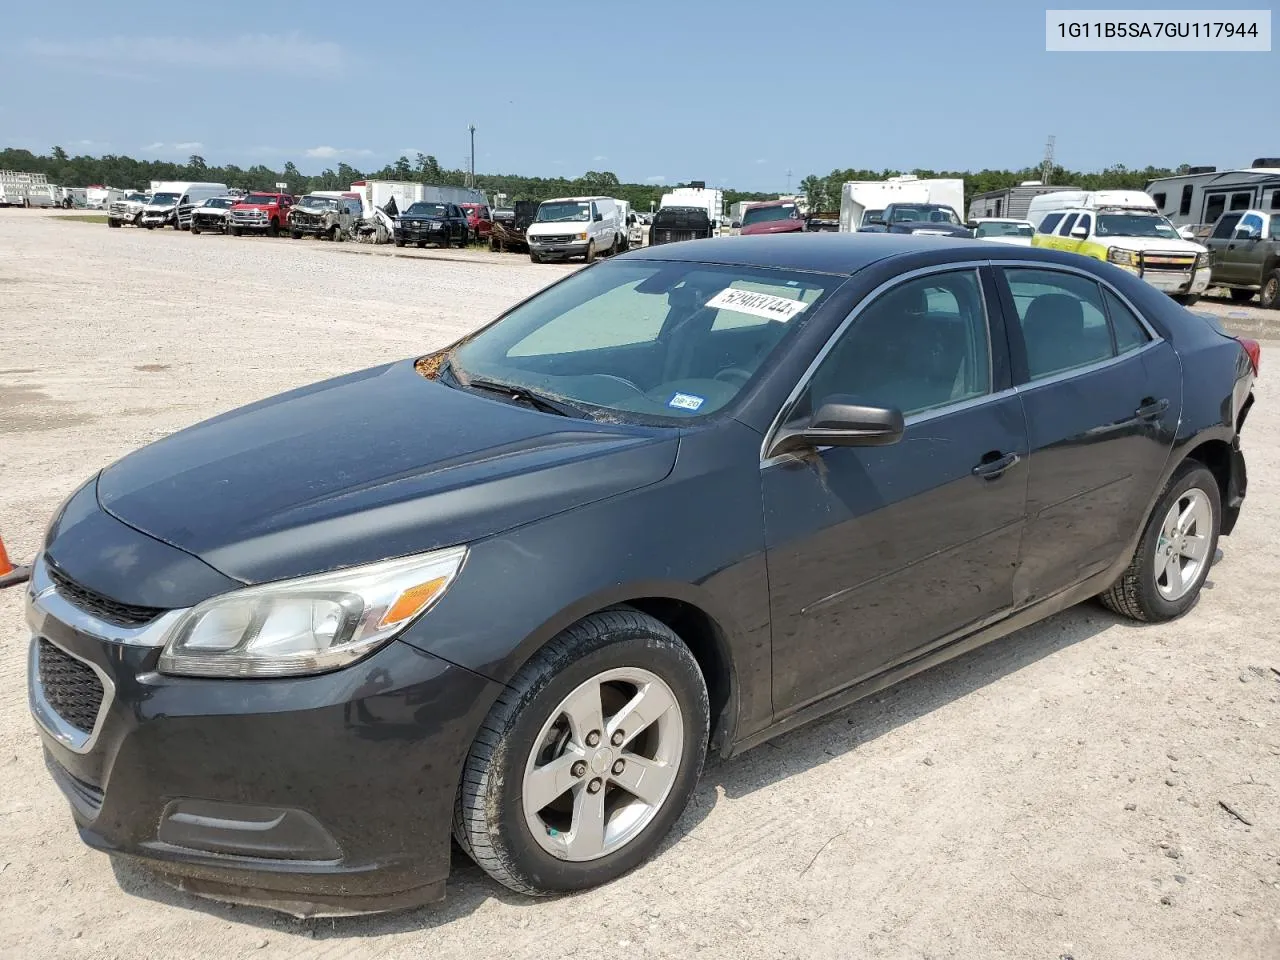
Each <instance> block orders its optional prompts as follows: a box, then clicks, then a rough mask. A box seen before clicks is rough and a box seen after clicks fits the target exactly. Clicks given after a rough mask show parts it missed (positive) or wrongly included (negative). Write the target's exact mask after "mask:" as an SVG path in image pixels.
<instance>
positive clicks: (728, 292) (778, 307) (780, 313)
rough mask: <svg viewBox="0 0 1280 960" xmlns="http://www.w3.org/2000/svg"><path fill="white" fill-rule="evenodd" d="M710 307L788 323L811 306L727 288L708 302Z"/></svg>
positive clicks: (772, 295) (787, 299)
mask: <svg viewBox="0 0 1280 960" xmlns="http://www.w3.org/2000/svg"><path fill="white" fill-rule="evenodd" d="M707 306H708V307H714V308H716V309H718V310H733V311H736V312H737V313H749V314H751V315H752V316H753V317H764V318H765V319H766V320H777V321H778V322H779V323H786V322H787V321H788V320H790V319H791V318H792V317H794V316H795V315H796V314H797V313H801V312H803V311H804V309H805V308H806V307H807V306H809V305H808V304H807V303H804V302H803V301H801V300H792V299H791V298H790V297H779V296H775V295H774V294H772V293H757V292H756V291H754V290H739V289H738V288H736V287H726V288H725V289H723V290H721V291H720V292H719V293H717V294H716V295H715V296H714V297H712V298H711V299H710V300H708V301H707Z"/></svg>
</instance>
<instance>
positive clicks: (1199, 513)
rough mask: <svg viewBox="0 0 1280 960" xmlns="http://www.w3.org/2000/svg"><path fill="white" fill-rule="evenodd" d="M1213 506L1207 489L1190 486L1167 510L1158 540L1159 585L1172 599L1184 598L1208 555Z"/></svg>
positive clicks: (1156, 566)
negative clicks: (1205, 490)
mask: <svg viewBox="0 0 1280 960" xmlns="http://www.w3.org/2000/svg"><path fill="white" fill-rule="evenodd" d="M1212 535H1213V507H1212V506H1211V505H1210V503H1209V498H1208V497H1207V496H1206V495H1205V493H1204V491H1203V490H1201V489H1199V488H1198V487H1191V488H1190V489H1189V490H1187V491H1186V492H1184V493H1183V494H1182V496H1180V497H1178V499H1177V500H1175V501H1174V502H1173V504H1172V506H1170V507H1169V512H1168V513H1166V514H1165V517H1164V523H1162V524H1161V525H1160V537H1159V539H1158V540H1157V541H1156V552H1155V553H1156V555H1155V576H1156V589H1157V590H1159V591H1160V596H1162V597H1164V598H1165V599H1166V600H1169V601H1171V602H1172V601H1176V600H1181V599H1182V598H1183V597H1184V596H1186V594H1187V592H1188V591H1189V590H1190V589H1191V588H1192V587H1193V586H1195V585H1196V584H1197V583H1198V582H1199V579H1200V574H1201V573H1202V572H1203V571H1204V567H1205V564H1206V563H1207V562H1208V559H1209V543H1210V541H1211V539H1212Z"/></svg>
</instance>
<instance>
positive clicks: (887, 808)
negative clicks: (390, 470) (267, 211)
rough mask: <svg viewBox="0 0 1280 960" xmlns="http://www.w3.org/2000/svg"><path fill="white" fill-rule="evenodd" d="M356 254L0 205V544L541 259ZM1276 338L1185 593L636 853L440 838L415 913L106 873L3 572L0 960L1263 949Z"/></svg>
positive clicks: (777, 771)
mask: <svg viewBox="0 0 1280 960" xmlns="http://www.w3.org/2000/svg"><path fill="white" fill-rule="evenodd" d="M352 246H353V245H345V246H344V247H342V248H339V247H335V246H332V245H330V244H320V243H315V242H290V241H287V240H281V241H272V240H265V239H260V240H255V239H241V240H235V239H232V238H227V237H208V236H204V237H191V236H188V235H186V234H175V233H173V232H172V231H164V232H155V233H150V232H142V231H135V230H130V229H126V230H108V229H106V228H105V227H103V226H100V225H90V224H85V223H79V222H58V221H57V218H55V217H51V216H47V215H45V214H39V213H36V212H35V211H3V212H0V324H3V326H2V327H0V329H2V331H3V333H2V334H0V535H3V537H4V540H5V543H6V544H7V546H8V548H9V551H10V553H11V554H13V555H14V556H15V557H19V558H29V557H30V556H31V555H32V553H33V551H34V550H35V549H36V547H37V545H38V542H39V538H40V537H41V535H42V532H43V528H44V524H45V522H46V521H47V519H48V517H49V514H50V513H51V511H52V510H53V509H54V508H55V507H56V505H57V504H58V502H59V501H60V500H61V499H62V498H63V497H64V496H65V495H66V494H67V493H69V492H70V491H71V489H72V488H73V486H74V485H75V484H77V483H78V482H79V481H80V480H82V479H83V478H84V477H85V476H87V475H88V474H90V473H91V472H92V471H94V470H96V469H98V468H100V467H102V466H105V465H106V464H108V463H110V462H111V461H112V460H114V459H116V458H117V457H119V456H121V455H123V454H124V453H126V452H128V451H129V450H130V449H132V448H134V447H136V446H138V445H139V444H142V443H145V442H147V441H150V440H153V439H155V438H157V437H160V436H163V435H164V434H166V433H168V432H170V431H172V430H174V429H176V428H178V427H181V426H184V425H186V424H189V423H191V422H193V421H196V420H198V419H202V418H205V417H208V416H211V415H213V414H215V413H219V412H221V411H224V410H227V409H229V408H231V407H234V406H238V405H240V404H243V403H247V402H249V401H252V400H256V399H258V398H261V397H264V396H267V395H270V394H272V393H276V392H278V391H281V390H284V389H287V388H290V387H293V386H296V385H299V384H302V383H306V382H309V381H313V380H317V379H320V378H322V377H326V376H329V375H332V374H336V373H339V372H342V371H347V370H352V369H356V368H359V367H363V366H367V365H371V364H374V363H377V362H381V361H385V360H389V359H393V358H398V357H402V356H408V355H412V354H414V353H417V352H421V351H425V350H426V349H427V348H429V347H432V346H434V345H439V344H442V343H444V342H446V341H447V340H449V339H451V338H453V337H454V336H456V335H457V334H458V333H460V332H461V331H464V330H466V329H468V328H469V327H471V326H474V325H476V324H477V323H479V322H481V321H483V320H485V319H487V318H489V317H491V316H492V315H493V314H494V313H496V312H497V311H498V310H499V309H500V308H502V307H503V306H504V305H506V304H508V303H510V302H512V301H513V300H515V299H517V298H519V297H522V296H524V295H525V294H527V293H529V292H531V291H533V290H535V289H537V288H538V287H539V286H541V285H543V284H544V283H546V282H549V281H550V280H551V279H553V278H555V277H558V276H560V275H561V273H562V272H563V271H564V270H565V269H570V268H565V267H554V266H533V265H531V264H529V262H528V260H527V259H526V258H522V257H517V256H514V255H508V256H499V255H491V254H488V253H481V252H475V253H472V252H461V251H460V252H457V253H453V254H450V255H449V258H448V259H444V258H443V257H442V256H438V255H434V254H432V253H431V252H429V251H428V252H426V253H424V254H419V253H417V252H414V253H412V254H409V255H407V256H391V255H389V252H387V251H380V252H378V253H376V254H374V253H368V252H354V251H353V250H352V249H351V248H352ZM1207 309H1210V310H1212V311H1215V312H1219V313H1221V314H1223V315H1224V316H1226V318H1227V320H1228V322H1231V323H1236V324H1239V325H1242V326H1244V327H1246V328H1248V329H1253V330H1256V331H1262V332H1263V333H1264V335H1265V332H1266V331H1268V330H1274V329H1276V328H1275V327H1274V326H1269V325H1268V324H1266V323H1265V322H1264V318H1263V317H1262V313H1261V311H1256V310H1254V311H1250V310H1241V309H1240V308H1236V307H1232V306H1228V305H1224V304H1216V305H1215V304H1210V305H1208V306H1207ZM1273 319H1275V320H1280V317H1274V318H1273ZM1255 335H1256V334H1255ZM1277 350H1280V343H1275V344H1272V343H1265V344H1264V348H1263V361H1262V370H1263V377H1264V379H1263V382H1262V385H1261V386H1260V388H1259V390H1258V394H1259V398H1258V404H1257V407H1256V409H1255V411H1254V412H1253V414H1252V416H1251V420H1250V422H1249V425H1248V427H1247V428H1246V431H1245V445H1246V450H1247V454H1248V456H1249V464H1250V474H1251V481H1252V483H1251V487H1250V496H1249V499H1248V501H1247V503H1246V506H1245V511H1244V515H1243V518H1242V520H1241V524H1240V527H1239V528H1238V531H1237V533H1236V534H1235V535H1234V536H1232V537H1231V538H1229V540H1226V541H1224V544H1223V548H1224V552H1225V557H1224V559H1223V560H1222V562H1221V563H1220V565H1218V566H1217V567H1215V568H1214V571H1213V575H1212V580H1211V583H1210V584H1208V585H1207V589H1206V591H1205V594H1204V598H1203V601H1202V602H1201V604H1200V605H1199V607H1198V608H1197V609H1196V610H1194V611H1193V612H1192V613H1191V614H1190V615H1188V616H1187V617H1186V618H1184V619H1183V620H1181V621H1179V622H1177V623H1174V624H1171V625H1166V626H1159V627H1143V628H1139V627H1135V626H1133V625H1131V624H1129V623H1122V622H1120V621H1119V620H1117V619H1116V618H1114V617H1112V616H1111V615H1110V614H1108V613H1106V612H1104V611H1103V610H1101V609H1100V608H1097V607H1093V606H1085V607H1081V608H1078V609H1075V610H1073V611H1069V612H1067V613H1065V614H1063V615H1060V616H1058V617H1055V618H1053V619H1051V620H1049V621H1048V622H1046V623H1043V624H1040V625H1038V626H1036V627H1033V628H1030V629H1027V630H1024V631H1022V632H1020V633H1018V634H1015V635H1014V636H1012V637H1009V638H1007V639H1006V640H1003V641H1001V642H998V643H996V644H993V645H991V646H989V647H988V648H986V649H984V650H980V651H978V652H976V653H975V654H972V655H969V656H967V657H964V658H962V659H961V660H959V661H957V662H955V663H952V664H950V665H948V666H945V667H943V668H940V669H938V670H935V671H933V672H932V673H930V674H928V675H926V676H922V677H919V678H917V679H915V680H913V681H910V682H908V683H906V684H905V685H903V686H901V687H899V688H898V689H896V690H894V691H892V692H890V693H888V694H887V695H883V696H880V697H878V698H876V699H875V700H874V701H871V702H865V703H862V704H860V705H858V706H856V707H854V708H853V709H850V710H846V711H844V712H842V713H840V714H838V715H836V716H834V717H832V718H829V719H827V720H825V721H822V722H819V723H817V724H814V725H812V726H810V727H808V728H806V729H803V730H800V731H798V732H795V733H792V734H790V735H788V736H786V737H784V738H782V739H780V740H778V741H775V742H774V743H772V744H769V745H767V746H764V747H761V748H759V749H757V750H755V751H753V752H751V753H748V754H746V755H744V756H743V757H740V758H738V759H736V760H734V761H731V762H728V763H723V764H719V765H717V766H715V767H713V768H712V769H711V770H709V771H708V773H707V775H706V777H705V778H704V780H703V783H702V785H701V788H700V789H699V791H698V793H697V795H696V798H695V803H694V805H693V806H692V807H691V808H690V810H689V811H688V812H687V814H686V815H685V817H684V819H683V820H682V821H681V823H680V824H679V826H678V828H677V830H676V831H675V833H674V835H673V838H672V839H671V840H670V842H669V843H668V844H667V846H666V848H665V850H664V852H663V853H662V854H661V856H659V857H658V858H657V859H656V860H655V861H653V862H652V863H650V864H648V865H647V866H645V867H643V868H641V869H640V870H638V871H636V872H635V873H634V874H632V875H630V876H628V877H626V878H624V879H623V880H621V881H619V882H617V883H615V884H613V885H612V886H610V887H607V888H605V889H601V890H597V891H593V892H591V893H587V894H583V895H580V896H576V897H571V898H565V899H560V900H554V901H538V902H533V901H527V900H522V899H519V898H517V897H515V896H513V895H511V894H509V893H508V892H506V891H505V890H504V889H503V888H500V887H498V886H497V885H495V884H493V883H490V882H488V881H487V880H486V879H485V878H484V877H483V875H482V874H481V873H480V871H479V870H478V869H477V868H475V867H474V866H470V865H468V864H465V863H463V862H457V863H456V864H455V870H454V876H453V878H452V880H451V882H450V889H449V899H448V900H447V901H446V902H445V903H443V904H440V905H437V906H434V907H431V908H427V909H423V910H418V911H415V912H411V913H408V914H404V915H399V916H393V917H388V918H373V919H357V920H345V921H337V922H334V921H327V920H326V921H319V922H298V921H293V920H290V919H287V918H282V917H278V916H276V915H273V914H269V913H266V912H262V911H257V910H251V909H244V908H230V907H224V906H220V905H216V904H208V903H204V902H202V901H199V900H196V899H193V898H190V897H188V896H185V895H182V894H179V893H175V892H172V891H171V890H169V889H168V888H167V887H165V886H163V885H160V884H158V883H156V882H155V881H153V880H152V879H150V878H149V877H148V876H147V875H146V874H144V873H141V872H139V871H137V870H134V869H126V868H120V869H119V870H113V868H112V866H111V864H110V863H109V861H108V860H107V858H106V857H104V856H102V855H100V854H96V853H92V852H90V851H88V850H87V849H86V848H84V847H83V846H82V845H81V844H80V842H79V841H78V840H77V838H76V835H75V831H74V830H73V828H72V825H71V818H70V814H69V812H68V810H67V808H66V804H65V802H64V801H63V799H62V798H61V796H60V795H59V794H58V792H57V790H56V789H55V788H54V786H53V784H52V783H51V782H50V780H49V778H48V777H47V776H46V774H45V771H44V769H43V767H42V763H41V759H40V750H39V741H38V738H37V736H36V734H35V732H34V728H33V724H32V721H31V720H30V718H29V717H28V714H27V707H26V694H25V661H26V643H27V635H26V631H25V628H24V625H23V619H22V612H21V602H20V601H21V591H19V590H8V591H4V592H3V593H0V650H2V651H3V652H2V653H0V917H2V918H3V919H0V956H11V957H22V958H57V957H75V958H89V957H102V958H106V957H116V958H135V957H139V958H140V957H156V958H161V957H163V958H173V957H184V958H192V960H196V958H205V957H210V958H217V960H231V958H237V957H252V956H270V957H273V958H275V957H299V958H301V957H307V958H321V957H324V958H348V957H363V956H369V957H374V956H377V957H388V958H400V957H405V958H408V957H415V958H417V957H440V958H445V957H466V958H468V960H474V958H476V957H485V956H495V955H503V956H511V957H526V956H527V957H540V958H549V957H559V956H574V955H577V956H590V955H595V956H602V955H603V956H623V955H628V956H662V957H691V956H709V957H726V956H730V957H783V956H788V957H789V956H805V957H876V958H897V957H911V958H925V957H932V958H941V957H956V958H981V960H987V958H1005V957H1007V958H1019V960H1023V958H1049V960H1054V958H1059V957H1065V956H1070V957H1073V958H1075V960H1086V958H1104V957H1105V958H1124V960H1142V958H1156V957H1161V958H1164V957H1168V958H1173V957H1179V958H1183V957H1205V958H1210V957H1213V958H1217V957H1221V958H1233V960H1245V958H1264V957H1265V958H1276V957H1278V956H1280V652H1278V650H1277V643H1276V639H1277V632H1278V630H1277V624H1280V591H1277V590H1276V589H1275V584H1276V583H1277V582H1280V554H1278V553H1277V551H1276V549H1275V543H1276V536H1277V533H1280V480H1278V479H1277V478H1280V412H1277V407H1276V404H1275V401H1274V399H1273V397H1274V388H1273V387H1272V386H1271V380H1270V378H1269V377H1268V368H1269V366H1270V368H1271V370H1272V376H1274V371H1275V370H1278V369H1280V367H1277V366H1276V365H1275V364H1276V358H1277V357H1280V353H1276V352H1272V353H1270V354H1269V351H1277ZM1268 355H1270V356H1271V357H1272V363H1271V364H1268V360H1267V358H1268ZM1224 804H1225V805H1226V806H1229V807H1230V808H1231V809H1232V810H1234V811H1236V815H1233V814H1232V813H1230V812H1228V810H1227V809H1225V807H1224ZM1241 818H1243V820H1247V821H1249V823H1248V824H1246V823H1245V822H1242V819H1241Z"/></svg>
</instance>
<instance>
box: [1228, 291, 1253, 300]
mask: <svg viewBox="0 0 1280 960" xmlns="http://www.w3.org/2000/svg"><path fill="white" fill-rule="evenodd" d="M1230 293H1231V299H1232V301H1233V302H1235V303H1248V302H1249V301H1250V300H1252V299H1253V291H1252V290H1237V289H1236V288H1234V287H1233V288H1232V289H1231V290H1230Z"/></svg>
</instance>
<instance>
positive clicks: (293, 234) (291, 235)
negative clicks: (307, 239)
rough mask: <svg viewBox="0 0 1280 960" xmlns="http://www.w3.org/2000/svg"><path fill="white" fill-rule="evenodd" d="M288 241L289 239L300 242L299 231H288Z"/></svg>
mask: <svg viewBox="0 0 1280 960" xmlns="http://www.w3.org/2000/svg"><path fill="white" fill-rule="evenodd" d="M289 239H290V240H301V239H302V231H301V230H290V231H289Z"/></svg>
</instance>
